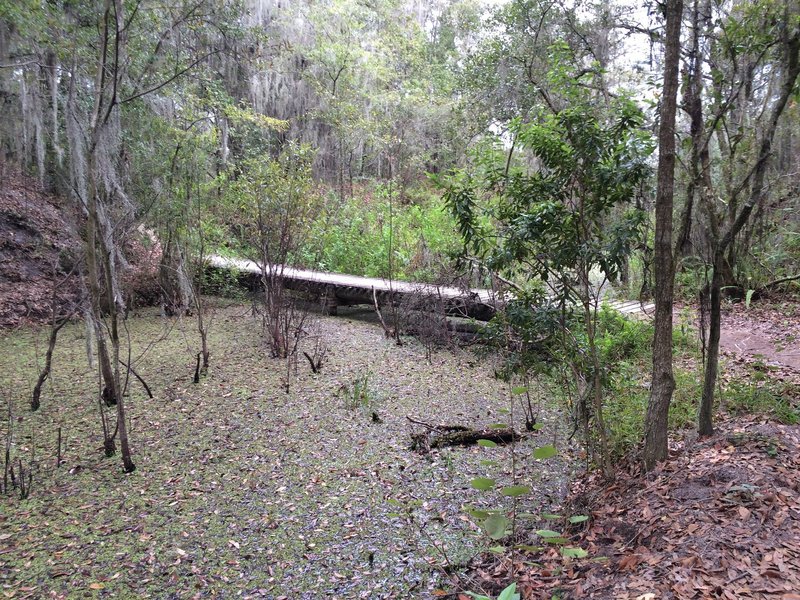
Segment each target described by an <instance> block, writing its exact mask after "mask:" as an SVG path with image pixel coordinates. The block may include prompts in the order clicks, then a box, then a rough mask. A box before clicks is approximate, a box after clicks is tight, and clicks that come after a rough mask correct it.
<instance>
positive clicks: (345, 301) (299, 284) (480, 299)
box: [208, 256, 654, 321]
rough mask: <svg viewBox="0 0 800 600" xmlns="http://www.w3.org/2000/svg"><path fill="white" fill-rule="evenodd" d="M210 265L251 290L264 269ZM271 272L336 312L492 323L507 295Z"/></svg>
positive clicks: (638, 308)
mask: <svg viewBox="0 0 800 600" xmlns="http://www.w3.org/2000/svg"><path fill="white" fill-rule="evenodd" d="M208 263H209V266H210V267H211V268H215V269H223V270H236V271H239V272H240V273H241V274H242V275H243V277H242V278H241V279H242V280H243V283H245V284H246V285H248V287H250V288H251V289H255V288H256V287H258V286H259V285H260V279H261V267H260V266H259V265H258V264H257V263H255V262H253V261H251V260H241V259H234V258H223V257H221V256H210V257H209V258H208ZM270 268H271V271H270V272H269V273H270V274H271V275H272V276H276V277H279V278H280V279H281V280H282V282H283V285H284V286H285V287H286V288H287V289H291V290H295V291H298V292H303V293H306V294H309V295H311V296H312V297H315V298H317V299H319V301H320V302H321V304H322V306H323V309H324V310H325V311H326V312H328V313H329V314H336V308H337V307H338V306H353V305H356V304H369V305H372V304H374V303H376V302H377V303H378V304H379V305H387V304H392V303H393V304H399V305H403V304H404V305H406V306H412V307H414V308H420V309H422V308H426V307H429V308H434V307H435V308H436V309H437V310H442V311H443V312H444V313H445V314H447V315H448V316H451V317H464V318H470V319H475V320H476V321H489V320H491V318H492V317H493V316H494V315H495V313H496V312H497V307H498V306H502V305H503V304H504V302H505V301H506V300H507V299H508V296H504V295H503V293H502V292H495V291H493V290H489V289H462V288H457V287H449V286H440V285H433V284H429V283H413V282H408V281H394V280H388V279H378V278H374V277H357V276H355V275H345V274H342V273H326V272H324V271H313V270H308V269H296V268H294V267H288V266H280V265H277V266H271V267H270ZM608 305H609V306H610V307H611V308H613V309H614V310H617V311H618V312H620V313H622V314H626V315H649V314H652V311H653V310H654V306H653V305H652V304H642V303H640V302H639V301H636V300H631V301H615V302H610V303H608Z"/></svg>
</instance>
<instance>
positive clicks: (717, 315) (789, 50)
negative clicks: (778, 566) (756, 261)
mask: <svg viewBox="0 0 800 600" xmlns="http://www.w3.org/2000/svg"><path fill="white" fill-rule="evenodd" d="M784 18H785V21H786V27H787V36H786V37H785V38H784V40H783V44H784V53H783V59H784V64H783V71H784V74H785V75H784V80H783V82H782V85H781V91H780V95H779V96H778V98H777V100H776V102H775V104H774V106H773V108H772V113H771V114H770V119H769V122H768V124H767V129H766V130H765V131H764V134H763V137H762V138H761V145H760V148H759V152H758V160H757V162H756V164H755V167H754V169H753V170H752V177H746V178H745V179H744V180H743V181H742V182H741V183H740V184H739V185H738V186H737V187H736V188H734V189H733V191H732V194H731V195H732V196H733V197H735V196H738V194H739V193H740V192H741V191H742V190H743V189H744V188H745V187H746V186H747V184H748V182H750V195H749V196H748V198H747V201H746V202H745V203H744V205H743V206H742V208H741V210H740V211H739V213H738V215H736V217H735V218H733V219H732V221H731V223H730V224H729V226H728V228H727V229H726V231H725V233H724V234H723V235H722V237H721V238H720V240H719V243H718V244H717V245H716V248H715V249H714V263H713V268H714V272H713V275H712V277H711V289H710V293H711V319H710V326H709V340H708V354H707V356H706V364H705V375H704V381H703V397H702V400H701V402H700V411H699V415H698V429H699V432H700V435H704V436H706V435H712V434H713V433H714V423H713V412H714V388H715V386H716V381H717V373H718V370H719V338H720V332H721V328H722V322H721V321H722V319H721V311H722V307H721V288H722V285H723V283H724V282H723V277H724V275H725V268H726V254H727V251H728V249H729V246H730V245H731V244H732V243H733V240H734V239H735V238H736V235H737V234H738V233H739V232H740V231H741V230H742V227H744V225H745V224H746V223H747V221H748V219H749V218H750V215H751V213H752V212H753V209H754V208H755V207H756V206H757V205H758V204H759V203H760V202H761V201H762V199H763V196H764V194H765V183H764V179H765V178H766V173H767V166H768V164H769V158H770V156H771V155H772V141H773V139H774V137H775V131H776V130H777V129H778V122H779V120H780V117H781V115H782V114H783V110H784V109H785V108H786V104H787V102H788V101H789V97H790V96H791V95H792V92H793V90H794V87H795V83H796V82H797V78H798V76H799V75H800V27H798V25H797V24H796V23H794V24H793V23H792V19H795V20H796V19H797V10H794V11H791V10H790V9H789V6H788V5H787V6H786V11H785V16H784ZM789 28H791V29H789Z"/></svg>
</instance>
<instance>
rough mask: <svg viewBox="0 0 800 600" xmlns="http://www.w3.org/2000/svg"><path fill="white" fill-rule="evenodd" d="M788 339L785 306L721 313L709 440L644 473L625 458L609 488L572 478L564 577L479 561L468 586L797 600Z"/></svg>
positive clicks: (798, 541)
mask: <svg viewBox="0 0 800 600" xmlns="http://www.w3.org/2000/svg"><path fill="white" fill-rule="evenodd" d="M687 314H688V315H689V317H690V320H691V319H694V318H695V315H693V314H691V311H684V314H683V315H681V317H686V316H687ZM676 317H678V315H676ZM681 317H678V318H676V322H680V318H681ZM799 337H800V303H798V302H797V301H796V300H793V299H791V298H789V299H779V300H772V301H768V302H759V303H755V304H753V305H752V306H751V307H749V308H748V307H746V306H745V305H744V303H741V304H731V305H728V306H727V307H726V308H725V312H724V314H723V337H722V350H723V359H722V364H723V368H722V371H721V376H720V380H721V386H723V387H724V388H726V389H728V390H732V391H731V392H730V393H728V394H725V395H723V397H724V398H727V399H728V401H730V399H732V398H737V400H738V401H737V402H736V403H735V404H734V403H730V404H725V403H723V405H722V406H721V407H720V412H719V413H718V414H717V423H716V433H715V435H714V436H712V437H709V438H705V439H698V437H697V434H696V432H694V431H685V432H676V433H674V434H673V436H672V441H671V444H670V460H669V461H668V462H666V463H665V464H663V465H662V466H660V467H659V468H658V469H656V470H655V471H654V472H652V473H649V474H642V473H641V471H640V468H639V463H638V462H637V461H636V459H635V456H634V457H631V459H629V460H627V461H626V462H624V463H623V464H621V465H619V469H618V471H617V473H616V476H615V478H614V480H613V481H608V480H606V479H604V478H603V477H602V476H600V475H599V474H594V475H590V476H589V477H588V478H581V479H578V480H576V482H575V483H574V485H573V487H572V490H571V494H570V496H569V497H568V499H567V500H566V504H567V505H568V506H570V507H571V510H572V512H583V513H584V514H588V515H591V519H590V520H589V521H588V522H587V523H586V524H584V525H579V526H577V527H575V528H574V529H573V531H572V535H571V536H570V543H571V544H572V545H574V546H580V547H581V548H583V549H585V550H586V551H587V552H588V554H589V556H588V557H587V558H586V559H583V560H575V561H573V562H572V564H570V565H566V568H565V565H564V564H563V557H561V556H560V555H559V554H558V553H557V552H556V551H555V550H553V549H551V550H549V551H546V552H544V553H539V554H536V555H527V556H520V557H518V558H517V559H516V562H515V561H513V560H511V559H510V558H509V557H505V558H503V559H496V558H494V557H487V560H486V561H485V562H484V564H483V566H482V568H481V569H479V570H478V571H477V573H478V576H479V579H481V578H482V580H481V581H479V584H480V585H481V586H482V587H484V588H485V589H489V590H491V589H494V590H499V589H501V588H502V587H503V586H504V585H505V584H506V583H508V582H509V581H510V580H511V579H513V580H516V581H517V582H518V583H519V585H520V590H521V591H522V597H523V598H529V599H548V600H549V599H551V598H564V599H566V598H575V599H579V598H598V599H611V598H614V599H622V598H625V599H631V600H634V599H635V600H672V599H676V600H677V599H680V600H689V599H706V598H726V599H729V600H736V599H744V598H753V599H772V598H775V599H781V600H800V426H798V425H797V424H796V423H797V421H798V420H799V419H800V368H798V364H797V358H798V356H800V339H798V338H799ZM776 396H779V397H781V398H782V399H783V402H781V403H779V405H780V406H782V407H784V408H783V410H784V413H785V414H784V413H781V412H778V413H776V412H774V410H772V409H774V407H775V406H777V405H778V404H776V403H774V402H772V401H771V400H770V397H772V398H774V397H776ZM787 407H788V412H786V411H787ZM743 408H744V409H747V410H744V411H742V409H743ZM785 423H789V424H785ZM467 598H468V597H467V596H466V595H460V596H459V600H466V599H467Z"/></svg>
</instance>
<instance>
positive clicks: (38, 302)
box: [0, 165, 81, 327]
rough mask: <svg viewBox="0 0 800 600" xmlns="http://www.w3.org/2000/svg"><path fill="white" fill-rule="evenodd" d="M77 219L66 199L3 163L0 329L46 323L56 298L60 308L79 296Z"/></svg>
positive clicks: (0, 175)
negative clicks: (32, 323)
mask: <svg viewBox="0 0 800 600" xmlns="http://www.w3.org/2000/svg"><path fill="white" fill-rule="evenodd" d="M76 223H77V219H76V218H75V214H74V210H73V209H72V207H70V205H69V203H68V202H66V201H64V200H62V199H59V198H57V197H55V196H52V195H50V194H47V193H46V192H44V191H43V190H42V189H41V186H39V184H38V183H37V182H36V181H35V180H33V179H31V178H29V177H25V176H24V175H21V174H20V173H19V172H18V171H16V170H14V169H12V168H10V167H9V166H7V165H6V166H2V165H0V327H15V326H18V325H21V324H24V323H27V322H44V321H48V320H49V319H50V318H51V316H52V306H53V299H54V297H55V300H56V305H57V307H58V310H59V311H61V312H63V311H64V310H67V309H68V307H69V306H70V305H72V304H73V303H75V302H76V301H77V300H78V298H79V297H80V285H79V281H78V277H77V273H73V274H72V275H71V276H69V274H70V273H72V272H73V267H74V266H75V264H76V262H77V260H78V259H79V258H80V252H81V245H80V238H79V236H78V232H77V227H76Z"/></svg>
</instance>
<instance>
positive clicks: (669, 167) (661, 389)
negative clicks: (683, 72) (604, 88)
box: [643, 0, 683, 470]
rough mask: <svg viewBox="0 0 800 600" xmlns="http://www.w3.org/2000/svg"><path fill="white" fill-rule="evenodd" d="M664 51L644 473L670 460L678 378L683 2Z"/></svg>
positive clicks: (673, 3)
mask: <svg viewBox="0 0 800 600" xmlns="http://www.w3.org/2000/svg"><path fill="white" fill-rule="evenodd" d="M664 13H665V17H666V47H665V50H664V93H663V97H662V102H661V124H660V126H659V131H658V147H659V157H658V188H657V192H656V232H655V259H654V270H655V304H656V314H655V333H654V335H653V381H652V387H651V393H650V401H649V402H648V404H647V416H646V417H645V446H644V457H643V458H644V467H645V469H647V470H650V469H652V468H653V467H654V466H655V465H656V464H657V463H658V462H660V461H663V460H665V459H666V458H667V421H668V417H669V405H670V402H671V401H672V392H673V391H674V390H675V378H674V377H673V374H672V299H673V298H672V297H673V287H674V281H675V270H674V260H673V255H672V207H673V196H674V188H675V113H676V110H677V96H678V64H679V62H680V49H681V48H680V41H681V40H680V35H681V17H682V14H683V0H667V1H666V2H665V3H664Z"/></svg>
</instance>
